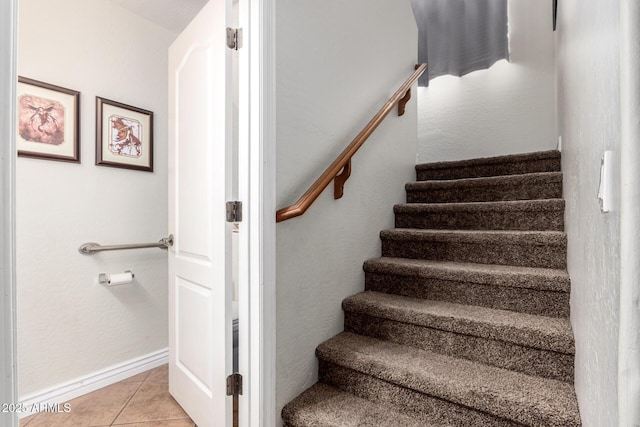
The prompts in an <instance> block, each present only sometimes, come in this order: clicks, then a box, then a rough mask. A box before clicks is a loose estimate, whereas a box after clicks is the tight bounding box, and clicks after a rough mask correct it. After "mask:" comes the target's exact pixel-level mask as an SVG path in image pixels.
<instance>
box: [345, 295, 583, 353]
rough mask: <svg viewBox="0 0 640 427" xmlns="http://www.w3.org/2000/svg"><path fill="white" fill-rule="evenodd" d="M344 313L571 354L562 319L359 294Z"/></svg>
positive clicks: (566, 323) (567, 328)
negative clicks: (365, 315)
mask: <svg viewBox="0 0 640 427" xmlns="http://www.w3.org/2000/svg"><path fill="white" fill-rule="evenodd" d="M342 306H343V309H344V310H345V311H347V312H354V313H359V314H367V315H370V316H373V317H379V318H385V319H389V320H394V321H398V322H403V323H410V324H414V325H419V326H425V327H429V328H435V329H439V330H444V331H449V332H455V333H459V334H464V335H471V336H477V337H482V338H488V339H494V340H499V341H506V342H510V343H513V344H518V345H522V346H526V347H531V348H536V349H541V350H548V351H555V352H559V353H566V354H574V353H575V350H574V341H573V333H572V330H571V324H570V322H569V320H568V319H565V318H553V317H546V316H536V315H532V314H525V313H517V312H513V311H507V310H498V309H492V308H486V307H479V306H471V305H463V304H455V303H449V302H444V301H434V300H425V299H420V298H412V297H405V296H400V295H394V294H386V293H379V292H372V291H368V292H361V293H359V294H356V295H353V296H351V297H349V298H346V299H345V300H344V301H343V303H342Z"/></svg>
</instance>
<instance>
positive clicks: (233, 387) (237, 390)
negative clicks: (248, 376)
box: [227, 372, 242, 396]
mask: <svg viewBox="0 0 640 427" xmlns="http://www.w3.org/2000/svg"><path fill="white" fill-rule="evenodd" d="M241 394H242V375H240V374H239V373H237V372H236V373H235V374H231V375H229V376H228V377H227V396H239V395H241Z"/></svg>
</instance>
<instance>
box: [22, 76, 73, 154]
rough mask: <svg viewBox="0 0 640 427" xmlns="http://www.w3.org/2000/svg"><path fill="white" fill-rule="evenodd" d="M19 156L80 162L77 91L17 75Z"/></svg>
mask: <svg viewBox="0 0 640 427" xmlns="http://www.w3.org/2000/svg"><path fill="white" fill-rule="evenodd" d="M16 103H17V108H16V111H17V114H16V115H17V121H18V123H17V135H16V146H17V149H18V156H19V157H31V158H36V159H45V160H56V161H62V162H72V163H80V92H78V91H76V90H73V89H68V88H64V87H61V86H56V85H52V84H50V83H45V82H41V81H38V80H33V79H30V78H26V77H22V76H19V77H18V85H17V89H16Z"/></svg>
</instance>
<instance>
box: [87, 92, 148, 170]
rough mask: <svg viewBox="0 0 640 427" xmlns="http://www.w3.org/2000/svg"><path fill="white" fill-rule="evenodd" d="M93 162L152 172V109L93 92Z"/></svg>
mask: <svg viewBox="0 0 640 427" xmlns="http://www.w3.org/2000/svg"><path fill="white" fill-rule="evenodd" d="M96 165H98V166H108V167H113V168H122V169H133V170H139V171H145V172H153V112H152V111H149V110H144V109H142V108H138V107H133V106H131V105H127V104H123V103H121V102H116V101H112V100H109V99H106V98H102V97H99V96H96Z"/></svg>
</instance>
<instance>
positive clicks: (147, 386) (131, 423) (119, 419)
mask: <svg viewBox="0 0 640 427" xmlns="http://www.w3.org/2000/svg"><path fill="white" fill-rule="evenodd" d="M168 388H169V378H168V368H167V365H164V366H160V367H157V368H155V369H151V370H150V371H147V372H143V373H141V374H139V375H136V376H133V377H131V378H127V379H126V380H123V381H120V382H119V383H116V384H112V385H110V386H108V387H105V388H101V389H100V390H96V391H94V392H92V393H89V394H85V395H84V396H80V397H78V398H77V399H73V400H71V401H69V404H70V405H71V410H70V412H69V413H64V412H61V413H43V412H41V413H38V414H35V415H31V416H29V417H26V418H23V419H21V420H20V427H106V426H126V427H194V426H195V424H194V422H193V421H191V419H190V418H189V416H188V415H187V414H186V413H185V412H184V411H183V410H182V408H181V407H180V405H178V403H177V402H176V401H175V400H174V399H173V397H171V395H170V394H169V390H168Z"/></svg>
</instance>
